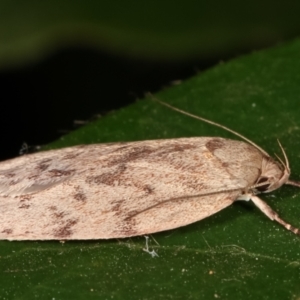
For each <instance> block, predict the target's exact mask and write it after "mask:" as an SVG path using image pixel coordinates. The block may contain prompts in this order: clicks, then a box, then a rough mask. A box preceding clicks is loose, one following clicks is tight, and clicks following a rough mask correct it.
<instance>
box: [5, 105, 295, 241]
mask: <svg viewBox="0 0 300 300" xmlns="http://www.w3.org/2000/svg"><path fill="white" fill-rule="evenodd" d="M161 103H162V104H163V105H166V106H168V107H170V108H172V109H174V110H177V111H179V112H181V113H184V114H187V115H189V116H192V117H195V118H197V119H200V120H202V121H205V122H208V123H211V124H213V125H216V126H219V127H221V128H224V129H226V130H228V131H230V132H232V133H234V134H236V135H237V136H238V137H240V138H242V139H244V141H236V140H231V139H224V138H220V137H192V138H177V139H164V140H147V141H137V142H129V143H113V144H95V145H81V146H74V147H68V148H63V149H58V150H50V151H45V152H38V153H34V154H28V155H23V156H20V157H18V158H15V159H11V160H7V161H3V162H1V163H0V216H1V218H0V239H2V240H85V239H111V238H126V237H131V236H139V235H147V234H151V233H155V232H159V231H164V230H169V229H173V228H177V227H181V226H185V225H187V224H190V223H193V222H196V221H199V220H202V219H204V218H206V217H209V216H211V215H213V214H215V213H217V212H218V211H220V210H222V209H224V208H226V207H227V206H229V205H231V204H232V203H233V202H235V201H237V200H245V201H249V200H251V201H252V202H253V203H254V204H255V205H256V206H257V207H258V208H259V209H260V210H261V211H262V212H263V213H264V214H265V215H266V216H267V217H269V218H270V219H271V220H275V221H277V222H278V223H280V224H281V225H283V226H284V227H285V228H286V229H288V230H290V231H292V232H293V233H295V234H298V235H299V234H300V230H299V229H297V228H295V227H293V226H292V225H290V224H289V223H287V222H285V221H284V220H282V219H281V218H280V217H279V216H278V214H277V213H276V212H275V211H274V210H273V209H272V208H271V207H270V206H269V205H268V204H267V203H265V202H264V201H263V200H261V199H260V198H259V197H258V196H257V194H259V193H268V192H271V191H273V190H276V189H278V188H279V187H281V186H282V185H283V184H290V185H295V186H298V187H300V183H299V182H295V181H291V180H289V176H290V173H291V171H290V167H289V162H288V159H287V156H286V154H285V152H284V150H283V148H282V147H281V145H280V144H279V145H280V147H281V150H282V153H283V156H284V162H283V161H281V160H280V159H279V161H275V160H274V159H272V158H271V157H270V156H269V155H268V153H266V152H265V151H264V150H263V149H262V148H260V147H259V146H257V145H256V144H254V143H253V142H251V141H250V140H248V139H247V138H245V137H243V136H242V135H240V134H238V133H236V132H234V131H233V130H230V129H229V128H227V127H225V126H222V125H220V124H217V123H214V122H212V121H209V120H206V119H204V118H201V117H197V116H194V115H191V114H189V113H187V112H184V111H181V110H179V109H177V108H175V107H173V106H170V105H169V104H167V103H164V102H161Z"/></svg>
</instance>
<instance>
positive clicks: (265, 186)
mask: <svg viewBox="0 0 300 300" xmlns="http://www.w3.org/2000/svg"><path fill="white" fill-rule="evenodd" d="M268 180H269V178H268V177H260V178H259V179H258V180H257V182H256V184H261V183H263V182H266V181H268ZM269 186H270V183H266V184H263V185H260V186H257V187H256V188H255V189H256V190H257V191H259V192H265V191H267V190H268V188H269Z"/></svg>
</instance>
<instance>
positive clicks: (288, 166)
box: [276, 139, 291, 174]
mask: <svg viewBox="0 0 300 300" xmlns="http://www.w3.org/2000/svg"><path fill="white" fill-rule="evenodd" d="M277 142H278V144H279V147H280V149H281V152H282V153H283V156H284V160H285V163H284V162H283V161H282V160H281V159H280V158H279V157H278V156H277V155H276V156H277V158H278V159H279V161H280V162H281V163H282V165H283V166H284V167H285V169H286V170H287V171H288V173H289V174H290V173H291V169H290V164H289V160H288V158H287V155H286V153H285V151H284V149H283V147H282V145H281V144H280V142H279V140H278V139H277Z"/></svg>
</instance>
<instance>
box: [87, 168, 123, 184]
mask: <svg viewBox="0 0 300 300" xmlns="http://www.w3.org/2000/svg"><path fill="white" fill-rule="evenodd" d="M125 170H126V166H125V165H123V164H122V165H120V166H118V168H117V169H116V170H115V171H112V172H105V173H102V174H100V175H97V176H88V177H87V179H86V182H87V183H88V184H106V185H110V186H113V185H115V183H116V182H118V181H119V180H120V179H121V176H122V174H123V173H124V172H125Z"/></svg>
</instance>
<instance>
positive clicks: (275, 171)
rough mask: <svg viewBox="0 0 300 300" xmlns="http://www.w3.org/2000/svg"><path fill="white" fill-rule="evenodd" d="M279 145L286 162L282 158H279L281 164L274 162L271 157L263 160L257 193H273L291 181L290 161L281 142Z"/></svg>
mask: <svg viewBox="0 0 300 300" xmlns="http://www.w3.org/2000/svg"><path fill="white" fill-rule="evenodd" d="M278 144H279V146H280V148H281V151H282V153H283V156H284V160H285V162H283V161H282V160H281V159H280V157H277V158H278V160H279V162H277V161H274V160H273V159H272V158H271V157H269V156H267V157H264V158H263V161H262V168H261V174H260V176H259V178H258V179H257V181H256V183H255V188H254V190H255V192H256V193H269V192H272V191H274V190H276V189H278V188H280V187H281V186H282V185H283V184H285V183H287V182H288V181H289V177H290V174H291V169H290V166H289V161H288V158H287V156H286V153H285V152H284V149H283V148H282V146H281V144H280V142H279V141H278Z"/></svg>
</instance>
